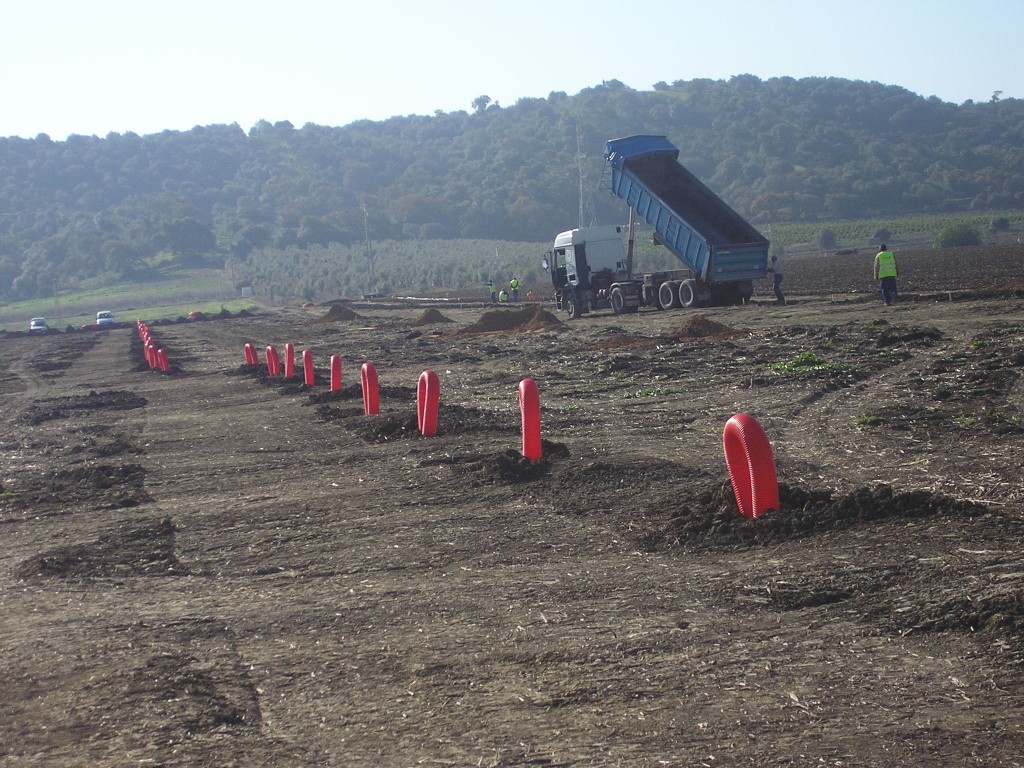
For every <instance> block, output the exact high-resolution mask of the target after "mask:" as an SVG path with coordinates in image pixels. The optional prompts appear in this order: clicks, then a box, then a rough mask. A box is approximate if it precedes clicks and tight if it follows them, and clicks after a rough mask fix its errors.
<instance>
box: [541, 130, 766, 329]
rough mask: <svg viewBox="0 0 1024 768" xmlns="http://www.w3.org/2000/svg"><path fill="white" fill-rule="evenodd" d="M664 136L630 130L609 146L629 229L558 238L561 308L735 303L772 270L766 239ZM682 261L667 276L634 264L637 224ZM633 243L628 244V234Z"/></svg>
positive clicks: (547, 264) (556, 278) (622, 309)
mask: <svg viewBox="0 0 1024 768" xmlns="http://www.w3.org/2000/svg"><path fill="white" fill-rule="evenodd" d="M678 158H679V150H678V149H677V148H676V147H675V146H673V145H672V143H671V142H670V141H669V140H668V139H667V138H665V137H664V136H630V137H627V138H623V139H613V140H611V141H609V142H608V143H607V144H606V146H605V161H606V162H607V164H608V166H609V168H610V170H611V190H612V193H613V194H615V195H617V196H618V197H621V198H622V199H623V200H625V201H626V203H627V204H628V205H629V209H630V210H629V212H630V217H629V225H628V226H619V225H613V226H603V227H590V228H585V229H573V230H569V231H567V232H562V233H561V234H559V235H558V236H557V237H556V238H555V242H554V246H553V248H552V250H551V252H550V253H549V254H548V257H547V258H546V259H544V262H543V265H544V268H545V269H547V270H549V271H550V273H551V280H552V282H553V283H554V286H555V300H556V302H557V306H558V308H559V309H562V310H565V311H566V312H567V313H568V314H569V317H571V318H575V317H578V316H579V315H582V314H585V313H586V312H589V311H590V310H592V309H607V308H611V309H612V311H614V312H615V313H616V314H623V313H630V312H636V311H637V310H639V309H640V307H647V306H653V307H657V308H658V309H673V308H675V307H701V306H711V305H723V304H739V303H745V302H747V301H749V300H750V297H751V296H752V295H753V292H754V283H753V281H754V280H757V279H760V278H763V277H764V276H765V275H766V273H767V269H768V241H767V240H766V239H765V238H764V236H763V235H761V233H760V232H758V231H757V230H756V229H754V227H752V226H751V225H750V224H749V223H747V221H746V220H744V219H743V217H741V216H740V215H739V214H738V213H736V212H735V211H734V210H733V209H732V208H730V207H729V206H728V205H727V204H726V203H725V202H723V201H722V200H721V198H719V197H718V196H717V195H715V193H714V192H712V191H711V190H710V189H708V187H706V186H705V185H704V184H703V183H701V181H700V180H699V179H698V178H697V177H696V176H694V175H693V174H692V173H690V172H689V171H688V170H686V168H684V167H683V166H682V165H680V164H679V161H678ZM638 219H642V220H643V221H645V222H647V223H648V224H649V225H651V226H652V227H653V228H654V238H655V241H656V242H658V243H660V244H662V245H663V246H665V247H666V248H668V250H670V251H671V252H672V253H673V254H675V256H676V258H678V259H679V261H680V262H682V265H683V268H682V269H677V270H666V271H663V272H650V273H636V272H634V270H633V242H634V240H635V232H636V222H637V220H638ZM624 236H625V238H626V240H627V244H626V246H624V244H623V237H624Z"/></svg>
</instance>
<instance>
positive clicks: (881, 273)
mask: <svg viewBox="0 0 1024 768" xmlns="http://www.w3.org/2000/svg"><path fill="white" fill-rule="evenodd" d="M898 276H899V269H897V268H896V257H895V256H893V255H892V251H890V250H889V247H888V246H887V245H886V244H885V243H882V245H881V246H879V248H878V253H877V254H876V255H875V280H878V281H879V282H880V283H881V286H882V301H884V302H885V306H887V307H888V306H890V305H892V304H894V303H895V302H896V278H897V277H898Z"/></svg>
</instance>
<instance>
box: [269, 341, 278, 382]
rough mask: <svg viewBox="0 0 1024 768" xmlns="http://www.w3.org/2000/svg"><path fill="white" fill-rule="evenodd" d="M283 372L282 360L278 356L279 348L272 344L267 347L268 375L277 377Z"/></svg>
mask: <svg viewBox="0 0 1024 768" xmlns="http://www.w3.org/2000/svg"><path fill="white" fill-rule="evenodd" d="M280 372H281V358H279V357H278V356H277V348H276V347H274V345H272V344H268V345H267V373H269V374H270V375H271V376H277V374H279V373H280Z"/></svg>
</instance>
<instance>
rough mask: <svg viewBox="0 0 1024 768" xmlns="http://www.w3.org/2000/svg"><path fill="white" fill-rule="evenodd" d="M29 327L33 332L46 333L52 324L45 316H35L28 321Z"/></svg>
mask: <svg viewBox="0 0 1024 768" xmlns="http://www.w3.org/2000/svg"><path fill="white" fill-rule="evenodd" d="M28 329H29V331H30V332H31V333H46V332H47V331H49V330H50V326H49V324H48V323H47V322H46V318H45V317H33V318H32V319H31V320H29V321H28Z"/></svg>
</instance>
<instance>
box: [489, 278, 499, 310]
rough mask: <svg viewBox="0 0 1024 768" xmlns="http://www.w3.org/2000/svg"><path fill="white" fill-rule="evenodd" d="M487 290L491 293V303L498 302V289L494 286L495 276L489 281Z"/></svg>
mask: <svg viewBox="0 0 1024 768" xmlns="http://www.w3.org/2000/svg"><path fill="white" fill-rule="evenodd" d="M487 292H488V293H489V294H490V295H491V304H496V303H497V301H498V289H497V288H495V287H494V279H493V278H491V279H490V280H488V281H487Z"/></svg>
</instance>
